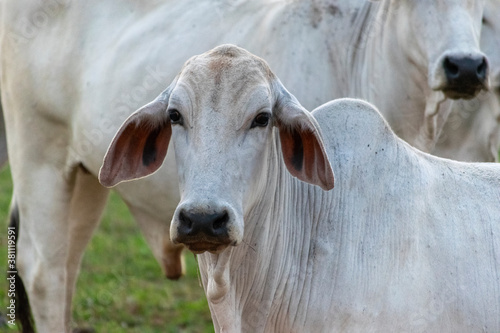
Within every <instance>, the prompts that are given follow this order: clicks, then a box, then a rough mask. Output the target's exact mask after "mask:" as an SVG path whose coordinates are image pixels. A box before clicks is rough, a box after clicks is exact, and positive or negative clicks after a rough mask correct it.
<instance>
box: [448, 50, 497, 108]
mask: <svg viewBox="0 0 500 333" xmlns="http://www.w3.org/2000/svg"><path fill="white" fill-rule="evenodd" d="M442 69H443V72H444V75H445V77H446V83H445V85H444V86H443V87H442V91H443V93H444V94H445V95H446V97H448V98H451V99H459V98H463V99H471V98H473V97H475V96H476V95H477V94H478V93H479V92H480V91H481V90H482V89H488V60H487V59H486V57H485V56H484V55H481V54H477V55H460V56H457V55H447V56H444V59H443V60H442Z"/></svg>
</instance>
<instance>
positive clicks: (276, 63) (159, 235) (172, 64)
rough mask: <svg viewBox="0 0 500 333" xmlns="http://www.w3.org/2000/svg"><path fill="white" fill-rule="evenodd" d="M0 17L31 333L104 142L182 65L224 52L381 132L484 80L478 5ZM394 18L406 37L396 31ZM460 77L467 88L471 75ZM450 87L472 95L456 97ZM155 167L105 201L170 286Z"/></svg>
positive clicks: (84, 206)
mask: <svg viewBox="0 0 500 333" xmlns="http://www.w3.org/2000/svg"><path fill="white" fill-rule="evenodd" d="M0 12H1V13H2V19H1V20H0V55H1V56H0V60H1V69H0V70H1V72H2V78H1V83H0V86H1V88H2V89H1V90H2V91H1V93H2V103H3V105H4V108H5V110H4V115H5V123H6V130H7V139H8V140H7V141H8V150H9V152H10V155H9V162H10V164H11V170H12V177H13V182H14V195H13V212H16V211H18V212H19V217H20V232H19V235H20V236H19V243H18V252H17V253H18V258H17V262H18V266H19V267H18V269H19V273H20V276H21V277H22V279H23V281H24V282H25V283H26V289H27V293H28V295H29V299H30V301H31V305H32V309H33V314H34V319H35V322H36V323H37V326H38V330H39V331H40V332H61V331H68V330H69V322H70V318H71V299H72V295H73V289H74V282H75V279H76V276H77V272H78V267H79V262H80V258H81V256H82V253H83V250H84V248H85V246H86V244H87V242H88V240H89V239H90V237H91V235H92V232H93V230H94V228H95V227H96V226H97V224H98V222H99V219H100V215H101V212H102V209H103V208H104V206H105V201H106V198H107V194H108V191H107V190H106V189H104V188H102V187H101V186H100V185H99V184H98V182H97V179H96V176H97V173H98V170H99V167H100V165H101V162H102V158H103V156H104V154H105V152H106V149H107V147H108V144H109V142H110V141H111V139H112V138H113V135H114V133H116V130H117V128H118V126H119V124H120V123H121V122H122V121H123V120H124V119H125V118H126V117H127V116H128V115H130V113H132V112H133V110H135V109H136V108H137V107H138V106H140V105H143V104H144V103H145V102H146V101H148V100H151V99H152V98H153V97H154V96H156V95H157V94H158V93H159V92H160V90H161V87H163V85H164V84H165V82H170V80H172V79H173V78H174V76H175V75H176V74H177V70H178V68H180V66H181V65H182V63H183V62H184V60H185V59H187V58H189V57H190V56H192V55H193V54H197V53H201V52H204V51H206V50H208V49H210V48H212V47H214V46H216V45H219V44H221V43H225V42H231V43H236V44H239V45H242V46H244V47H246V48H247V49H249V50H250V51H252V52H254V53H256V54H258V55H260V56H263V57H265V58H266V59H268V61H269V62H270V63H271V65H272V66H273V68H274V70H275V71H276V73H277V75H279V76H280V77H281V79H282V80H283V82H284V83H285V84H286V85H287V87H289V89H290V90H291V92H292V93H294V94H295V95H296V96H298V97H299V98H300V99H301V101H302V102H303V103H304V105H305V106H307V107H308V108H313V107H314V106H315V105H319V104H321V103H324V102H326V101H328V100H330V99H332V98H335V97H341V96H356V95H358V94H360V96H365V97H366V98H369V99H371V98H372V97H373V100H374V101H376V98H380V99H381V100H386V98H389V99H388V100H386V101H385V102H384V104H383V110H387V113H388V115H390V114H393V116H391V117H389V118H390V119H391V120H393V119H395V118H397V117H395V116H394V114H400V112H401V110H412V111H411V112H410V113H412V114H416V115H417V117H418V118H419V119H418V121H417V122H416V123H417V124H418V125H416V126H417V128H421V127H422V128H424V126H421V124H423V123H424V120H422V119H424V118H425V119H434V118H432V112H428V111H426V112H427V113H426V117H424V116H423V114H424V113H423V111H422V110H423V109H424V108H425V105H426V104H428V103H427V100H430V101H431V103H430V105H431V106H432V105H434V103H435V102H436V100H438V99H439V98H433V97H432V96H434V95H435V94H437V95H438V96H440V97H442V96H443V95H442V94H443V93H442V92H446V94H448V95H450V96H452V97H460V96H464V97H469V96H471V95H473V94H474V93H475V91H476V90H479V89H481V87H482V86H483V85H484V84H485V82H486V73H487V71H486V62H485V59H484V57H483V55H482V53H480V52H479V50H478V45H477V40H478V36H479V28H478V27H479V26H480V20H481V15H482V2H481V1H480V0H476V1H473V0H467V1H465V0H463V1H458V0H443V1H440V2H435V1H430V0H429V1H423V0H411V1H410V0H409V1H389V0H380V1H378V2H365V1H364V0H356V1H351V0H349V1H347V0H345V1H342V2H339V1H334V0H330V1H310V0H300V1H266V0H258V1H237V2H232V1H231V2H230V1H223V0H219V1H214V0H201V1H200V0H186V1H173V0H168V1H157V0H144V1H134V0H120V1H118V0H106V1H97V0H89V1H71V2H69V1H65V0H50V1H29V0H16V1H7V0H4V1H2V2H1V10H0ZM408 18H410V19H408ZM402 19H404V20H408V22H407V23H408V25H406V23H405V27H406V28H405V29H400V28H399V25H397V27H398V28H397V29H395V28H394V27H395V25H396V24H397V23H398V22H399V21H400V20H402ZM374 32H377V33H374ZM396 32H397V34H396ZM408 40H411V41H412V43H411V44H408ZM385 42H387V43H389V44H388V45H385V44H384V43H385ZM373 54H375V55H376V56H373ZM464 55H468V56H467V57H464ZM353 57H354V58H353ZM352 59H355V60H352ZM384 59H385V60H384ZM464 59H465V60H464ZM381 60H384V61H385V63H386V65H385V67H384V66H378V63H379V61H381ZM464 61H465V62H464ZM395 63H397V64H398V68H404V69H407V72H406V71H404V70H397V71H395V70H393V68H395V67H394V66H393V65H394V64H395ZM474 64H476V65H477V67H478V68H476V72H478V73H479V74H478V76H477V75H476V77H471V75H470V73H471V68H473V67H474ZM401 66H402V67H401ZM471 66H472V67H471ZM450 67H451V69H453V70H454V71H453V73H451V72H450ZM365 69H366V70H365ZM410 74H411V75H410ZM381 78H382V79H381ZM427 78H429V84H430V86H429V87H428V83H427ZM464 78H466V79H467V80H468V81H471V82H475V83H474V84H473V85H472V86H471V87H468V88H466V89H464V88H463V87H462V85H461V84H457V82H459V81H461V80H463V79H464ZM350 80H353V83H352V86H353V88H352V89H353V90H352V92H351V84H350V83H349V81H350ZM394 85H396V86H397V88H398V90H397V91H392V89H394ZM358 86H366V87H369V88H370V89H368V92H366V94H365V92H364V90H363V91H358V90H356V89H357V88H358ZM405 87H406V88H405ZM355 88H356V89H355ZM385 89H387V90H386V91H385V92H383V91H384V90H385ZM405 89H408V90H406V91H404V92H403V90H405ZM434 91H437V92H436V93H434ZM441 91H442V92H441ZM382 92H383V93H382ZM408 95H409V96H414V98H413V97H412V98H411V99H410V100H406V99H405V96H408ZM428 95H429V96H430V97H429V98H427V96H428ZM396 97H397V98H396ZM390 102H392V103H393V104H391V105H387V103H390ZM377 103H378V102H377ZM427 110H429V107H427ZM405 115H406V113H405ZM421 118H422V119H421ZM396 120H397V119H396ZM427 131H428V129H426V128H424V132H427ZM416 132H422V130H421V129H417V130H416ZM413 136H414V135H413V132H412V135H410V136H408V138H409V139H411V138H412V137H413ZM165 164H166V165H165V167H164V168H162V169H161V171H160V172H159V173H157V174H155V175H153V176H151V177H148V178H147V179H143V180H140V181H136V182H134V183H125V184H121V185H119V186H118V187H117V188H116V190H117V191H118V193H119V194H120V195H121V197H122V198H123V199H124V200H125V202H126V203H127V205H128V207H129V208H130V210H131V212H132V214H133V215H134V217H135V218H136V220H137V221H138V223H139V225H140V227H141V229H142V231H143V232H144V234H145V237H146V240H147V241H148V243H149V244H150V246H151V248H152V250H153V253H154V255H155V257H156V259H157V260H158V261H159V262H160V264H161V265H162V266H163V267H164V270H165V272H166V274H167V276H169V277H171V278H177V277H179V276H180V275H181V272H182V269H181V261H180V251H181V249H182V247H180V246H174V245H173V244H172V243H171V242H170V240H169V233H168V229H169V221H170V218H171V216H172V214H173V212H174V210H175V207H176V206H177V203H178V200H179V194H178V190H177V188H178V184H177V177H176V172H175V160H174V158H173V156H172V154H170V155H167V157H166V162H165ZM14 215H15V214H14ZM15 216H16V215H15ZM56 281H57V282H56ZM61 286H63V287H62V288H61ZM23 309H27V307H23Z"/></svg>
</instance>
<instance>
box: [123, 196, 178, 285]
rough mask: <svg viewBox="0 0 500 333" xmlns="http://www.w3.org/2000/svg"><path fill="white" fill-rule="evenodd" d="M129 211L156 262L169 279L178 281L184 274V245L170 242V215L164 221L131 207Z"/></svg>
mask: <svg viewBox="0 0 500 333" xmlns="http://www.w3.org/2000/svg"><path fill="white" fill-rule="evenodd" d="M129 209H130V211H131V212H132V215H134V218H135V219H136V221H137V222H138V224H139V227H140V229H141V231H142V233H143V235H144V237H145V238H146V241H147V242H148V245H149V247H150V249H151V251H152V252H153V255H154V256H155V258H156V260H157V261H158V263H159V264H160V266H161V267H162V269H163V273H164V274H165V276H166V277H167V278H168V279H171V280H177V279H179V278H180V277H181V276H182V275H183V274H184V257H183V256H182V250H183V249H184V246H183V245H179V244H174V243H172V241H171V240H170V220H171V217H172V215H173V211H172V214H171V215H168V216H167V217H166V218H165V219H164V220H160V219H158V218H157V217H155V216H153V215H151V214H149V213H148V212H145V211H143V210H141V209H139V208H136V207H133V206H131V205H129Z"/></svg>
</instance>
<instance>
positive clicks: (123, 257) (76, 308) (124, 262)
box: [0, 168, 214, 333]
mask: <svg viewBox="0 0 500 333" xmlns="http://www.w3.org/2000/svg"><path fill="white" fill-rule="evenodd" d="M11 193H12V182H11V179H10V172H9V169H8V168H4V169H3V170H1V171H0V230H1V231H0V275H1V278H0V314H1V315H0V332H6V333H10V332H16V331H17V328H15V327H10V326H8V325H6V324H5V323H3V322H2V321H3V320H4V319H5V313H6V312H7V304H8V302H9V298H8V295H7V289H8V288H7V284H8V283H7V282H8V281H7V280H6V277H5V276H6V274H5V272H6V267H7V236H6V231H7V225H8V221H7V216H8V209H9V204H10V198H11ZM185 257H186V264H187V270H186V276H184V277H182V278H181V279H180V280H179V281H170V280H167V279H166V278H165V277H164V276H163V274H162V272H161V269H160V267H159V265H158V264H157V263H156V261H155V259H154V258H153V255H152V253H151V251H150V250H149V248H148V246H147V244H146V242H145V241H144V238H143V236H142V234H141V233H140V231H139V229H138V227H137V225H136V224H135V222H134V221H133V219H132V217H131V216H130V214H129V213H128V210H127V208H126V206H125V204H124V203H123V202H122V201H121V199H120V198H119V197H118V196H117V195H116V194H115V193H114V192H113V193H112V194H111V196H110V199H109V201H108V207H107V209H106V212H105V214H104V217H103V220H102V222H101V225H100V226H99V228H98V229H97V231H96V233H95V235H94V237H93V238H92V240H91V242H90V244H89V246H88V247H87V250H86V252H85V256H84V259H83V262H82V267H81V272H80V276H79V278H78V283H77V289H76V295H75V297H74V300H73V321H74V323H73V324H74V327H79V328H86V327H91V328H93V329H94V330H95V332H96V333H104V332H105V333H121V332H127V333H128V332H132V333H139V332H140V333H156V332H185V333H188V332H193V333H195V332H196V333H199V332H206V333H208V332H213V331H214V329H213V325H212V321H211V318H210V312H209V310H208V305H207V300H206V298H205V295H204V293H203V288H202V287H201V285H200V282H199V279H198V271H197V264H196V259H195V257H194V255H193V254H191V253H190V252H185Z"/></svg>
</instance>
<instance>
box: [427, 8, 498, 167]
mask: <svg viewBox="0 0 500 333" xmlns="http://www.w3.org/2000/svg"><path fill="white" fill-rule="evenodd" d="M499 17H500V1H498V0H488V1H487V2H486V7H485V11H484V17H483V28H482V30H481V49H482V50H483V51H484V52H485V53H486V54H487V55H488V59H489V63H490V73H491V84H490V91H488V92H483V93H481V94H480V95H479V96H477V97H476V98H474V99H471V100H469V101H466V100H462V101H456V102H454V103H453V110H452V112H451V114H450V116H449V119H448V121H447V122H446V124H445V126H444V128H443V132H442V133H441V136H440V137H439V140H438V142H437V144H436V147H435V149H434V150H433V151H432V154H434V155H437V156H442V157H446V158H451V159H454V160H460V161H475V162H492V161H498V151H499V149H500V21H499V20H498V18H499Z"/></svg>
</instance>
